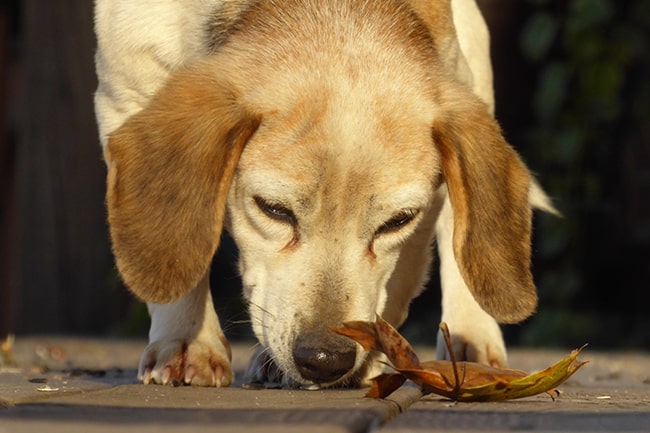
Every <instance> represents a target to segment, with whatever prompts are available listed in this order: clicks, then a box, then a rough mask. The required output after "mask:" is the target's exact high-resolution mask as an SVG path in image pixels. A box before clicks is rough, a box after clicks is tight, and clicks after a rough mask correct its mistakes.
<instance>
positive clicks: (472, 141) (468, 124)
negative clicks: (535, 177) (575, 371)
mask: <svg viewBox="0 0 650 433" xmlns="http://www.w3.org/2000/svg"><path fill="white" fill-rule="evenodd" d="M439 103H440V106H441V110H442V113H441V115H440V116H439V117H438V118H437V119H436V120H435V121H434V125H433V139H434V142H435V143H436V145H437V148H438V150H439V152H440V155H441V164H442V172H443V177H444V179H445V182H446V183H447V188H448V191H449V198H450V200H451V205H452V209H453V215H454V235H453V249H454V255H455V257H456V261H457V263H458V265H459V268H460V271H461V274H462V276H463V278H464V279H465V282H466V283H467V286H468V287H469V289H470V291H471V292H472V294H473V296H474V298H475V299H476V301H477V302H478V303H479V305H481V307H482V308H483V309H484V310H485V311H486V312H487V313H489V314H490V315H492V316H493V317H494V318H495V319H497V321H499V322H501V323H516V322H519V321H521V320H523V319H525V318H527V317H528V316H530V315H531V314H532V313H533V312H534V310H535V308H536V306H537V291H536V289H535V285H534V283H533V278H532V275H531V272H530V256H531V245H530V242H531V239H530V236H531V224H532V222H531V207H530V205H529V200H528V194H529V187H530V185H531V175H530V173H529V171H528V169H527V168H526V166H525V165H524V163H523V162H522V161H521V159H520V158H519V156H518V154H517V153H516V152H515V150H514V149H513V148H512V147H511V146H510V145H509V144H508V143H506V141H505V139H504V138H503V135H502V133H501V129H500V128H499V125H498V124H497V122H496V121H495V120H494V118H493V117H492V116H491V115H490V113H489V112H488V109H487V106H486V105H485V104H484V103H483V102H481V101H480V100H479V99H478V98H477V97H476V96H474V95H473V94H472V93H471V92H469V91H468V90H467V89H465V88H464V87H463V86H461V85H458V84H456V83H449V84H448V85H447V86H444V90H442V93H441V94H440V101H439Z"/></svg>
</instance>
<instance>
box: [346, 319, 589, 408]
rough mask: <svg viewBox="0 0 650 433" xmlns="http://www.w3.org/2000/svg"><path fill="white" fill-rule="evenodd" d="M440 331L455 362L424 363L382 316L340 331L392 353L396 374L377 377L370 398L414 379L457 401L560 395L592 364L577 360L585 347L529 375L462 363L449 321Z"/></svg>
mask: <svg viewBox="0 0 650 433" xmlns="http://www.w3.org/2000/svg"><path fill="white" fill-rule="evenodd" d="M440 329H441V330H442V332H443V335H444V336H445V341H446V343H447V348H448V349H449V353H450V355H451V358H452V360H451V361H427V362H420V361H419V359H418V357H417V355H416V354H415V351H414V350H413V348H412V347H411V345H410V344H409V342H408V341H406V339H405V338H404V337H402V336H401V335H400V334H399V333H398V332H397V330H395V328H393V327H392V326H391V325H390V324H389V323H388V322H386V321H385V320H384V319H382V318H381V317H379V316H377V321H376V322H374V323H373V322H361V321H356V322H346V323H344V324H343V327H341V328H336V329H334V332H336V333H338V334H341V335H344V336H346V337H349V338H351V339H353V340H354V341H356V342H357V343H359V344H360V345H361V346H362V347H363V348H364V349H365V350H367V351H370V350H376V351H379V352H383V353H384V354H386V356H387V357H388V359H389V360H390V362H391V363H392V367H393V368H394V369H395V370H396V371H397V373H394V374H383V375H380V376H378V377H376V378H375V379H373V386H372V388H371V389H370V391H369V392H368V394H367V395H366V396H367V397H374V398H385V397H386V396H388V395H389V394H390V393H392V392H393V391H395V390H396V389H397V388H399V387H400V386H402V384H403V383H404V382H405V381H406V380H407V379H410V380H412V381H413V382H415V383H416V384H417V385H419V386H420V387H421V388H422V390H423V391H424V392H425V393H434V394H438V395H442V396H444V397H447V398H449V399H451V400H455V401H501V400H510V399H515V398H522V397H529V396H532V395H536V394H540V393H543V392H546V393H547V394H549V395H550V396H551V397H555V396H556V395H557V394H558V392H557V391H556V390H555V388H556V387H557V386H558V385H560V384H561V383H563V382H564V381H565V380H567V379H568V378H569V377H570V376H571V375H572V374H573V373H575V372H576V371H577V370H578V369H579V368H580V367H582V366H583V365H584V364H586V362H579V361H578V360H577V357H578V355H579V354H580V352H581V351H582V350H583V349H584V348H585V346H586V345H585V346H583V347H581V348H580V349H577V350H574V351H573V352H571V354H570V355H569V356H567V357H566V358H564V359H562V360H560V361H558V362H557V363H555V364H554V365H552V366H551V367H549V368H547V369H545V370H542V371H538V372H536V373H532V374H529V373H527V372H525V371H521V370H510V369H505V368H495V367H489V366H486V365H483V364H478V363H476V362H465V361H461V362H456V360H455V355H454V353H453V350H452V348H451V339H450V337H449V329H448V328H447V325H446V324H444V323H442V324H441V325H440Z"/></svg>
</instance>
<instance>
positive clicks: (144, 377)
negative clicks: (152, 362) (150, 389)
mask: <svg viewBox="0 0 650 433" xmlns="http://www.w3.org/2000/svg"><path fill="white" fill-rule="evenodd" d="M138 379H139V380H141V381H142V383H143V384H145V385H149V384H150V383H151V368H146V369H145V370H144V373H143V374H142V375H141V376H140V377H138Z"/></svg>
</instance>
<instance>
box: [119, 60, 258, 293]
mask: <svg viewBox="0 0 650 433" xmlns="http://www.w3.org/2000/svg"><path fill="white" fill-rule="evenodd" d="M259 123H260V118H259V117H256V116H254V115H252V114H251V113H248V112H246V110H244V109H243V108H242V107H241V106H240V105H239V104H238V102H237V97H236V95H235V94H233V91H232V90H231V89H230V88H229V86H228V85H227V84H225V82H224V80H222V79H219V78H217V77H215V76H214V74H213V73H211V72H210V71H209V68H208V66H207V65H198V66H196V67H194V68H193V69H188V70H185V71H183V72H179V73H177V74H175V75H174V76H172V77H171V78H170V80H169V81H168V83H167V84H166V85H165V86H164V87H163V88H162V89H161V90H160V91H159V92H158V93H157V94H156V96H155V97H154V98H153V99H152V101H151V103H150V105H149V106H148V107H146V108H145V109H143V110H142V111H141V112H139V113H137V114H135V115H134V116H132V117H131V118H129V120H127V121H126V122H125V124H124V125H123V126H121V127H120V128H119V129H118V130H117V131H116V132H114V133H113V134H112V135H111V136H110V137H109V143H108V148H107V151H106V158H107V163H108V167H109V171H108V182H107V183H108V185H107V197H106V198H107V205H108V219H109V223H110V232H111V238H112V241H113V251H114V254H115V258H116V263H117V267H118V269H119V271H120V273H121V275H122V278H123V279H124V282H125V283H126V284H127V285H128V286H129V288H130V289H131V291H133V292H134V293H135V294H136V295H137V296H139V297H140V298H142V299H143V300H145V301H147V302H156V303H166V302H171V301H173V300H175V299H177V298H179V297H180V296H182V295H184V294H185V293H187V292H188V291H190V290H192V289H193V288H194V287H196V285H197V284H198V283H199V280H200V279H201V278H202V277H203V276H204V275H205V273H206V272H207V270H208V267H209V265H210V262H211V260H212V257H213V255H214V253H215V251H216V249H217V246H218V243H219V237H220V235H221V230H222V226H223V219H224V213H225V203H226V197H227V195H228V189H229V186H230V182H231V179H232V176H233V173H234V171H235V168H236V166H237V162H238V160H239V156H240V155H241V152H242V150H243V148H244V145H245V143H246V142H247V140H248V139H249V138H250V137H251V136H252V134H253V133H254V132H255V131H256V129H257V127H258V126H259Z"/></svg>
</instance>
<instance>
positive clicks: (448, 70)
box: [96, 0, 552, 386]
mask: <svg viewBox="0 0 650 433" xmlns="http://www.w3.org/2000/svg"><path fill="white" fill-rule="evenodd" d="M149 3H151V4H149ZM150 6H151V8H153V9H151V8H150ZM153 10H155V11H156V13H157V15H156V20H155V22H151V17H152V16H153ZM96 17H97V27H96V30H97V33H98V44H99V46H98V54H97V68H98V76H99V81H100V84H99V88H98V92H97V94H96V109H97V113H98V121H99V124H100V133H101V136H102V142H103V143H104V145H105V148H104V153H105V157H106V162H107V166H108V190H107V205H108V212H109V223H110V231H111V237H112V240H113V249H114V253H115V257H116V263H117V266H118V269H119V271H120V273H121V275H122V277H123V279H124V281H125V282H126V284H127V285H128V286H129V288H130V289H131V290H132V291H133V292H134V293H135V294H136V295H138V296H139V297H140V298H141V299H143V300H145V301H147V302H148V303H149V304H148V305H149V311H150V313H151V315H152V326H151V332H150V345H149V346H148V348H147V349H146V350H145V354H144V355H143V360H142V363H141V366H140V371H139V374H140V377H141V379H142V380H143V381H144V382H145V383H149V382H154V383H170V382H173V381H175V380H177V381H184V382H186V383H192V384H195V385H212V386H223V385H227V384H229V383H231V382H232V370H231V368H230V361H229V354H228V349H227V342H226V340H225V338H224V337H223V332H222V330H221V328H220V326H219V322H218V319H217V316H216V314H215V312H214V308H213V307H212V299H211V297H210V296H209V293H208V292H209V287H208V284H207V275H208V268H209V265H210V261H211V259H212V256H213V254H214V252H215V250H216V248H217V247H218V240H219V237H220V234H221V231H222V229H223V227H226V228H227V229H228V230H229V231H230V233H231V234H232V236H233V238H234V240H235V242H236V243H237V246H238V248H239V269H240V272H241V275H242V279H243V286H244V287H243V290H244V296H245V298H246V300H247V301H248V303H249V305H250V314H251V322H252V326H253V330H254V332H255V334H256V335H257V337H258V339H259V341H260V343H261V349H260V353H261V355H260V356H257V357H255V358H254V359H253V361H252V366H251V368H249V377H248V379H249V380H255V381H265V380H269V379H278V377H279V378H280V379H279V380H281V381H283V382H284V383H285V384H286V385H291V386H296V385H300V384H303V385H309V381H308V380H306V379H304V378H303V377H301V374H300V372H299V371H298V369H297V367H296V365H295V362H294V359H293V357H292V351H293V348H294V347H295V346H296V344H297V342H300V344H306V345H307V346H309V347H316V346H318V345H321V346H325V347H328V348H331V349H332V350H345V348H347V347H350V346H349V345H350V344H351V343H350V342H349V341H347V340H344V339H342V337H336V336H334V335H333V334H332V333H331V332H330V328H331V327H333V326H338V325H339V324H340V323H341V322H343V321H347V320H373V318H374V317H375V315H376V314H377V313H379V314H381V315H383V316H384V317H385V318H386V319H387V320H388V321H389V322H391V323H392V324H393V325H395V326H399V325H400V324H402V323H403V322H404V320H405V319H406V317H407V314H408V306H409V303H410V302H411V300H412V299H413V298H414V297H416V296H417V295H418V294H419V293H420V291H421V290H422V287H423V286H424V284H425V283H426V281H427V279H428V271H429V268H430V265H431V261H432V251H431V250H432V247H433V244H434V240H435V239H437V241H436V242H435V243H436V244H437V246H438V250H439V253H440V259H441V276H442V288H443V317H442V319H443V320H445V321H446V322H447V323H448V325H449V327H450V329H451V331H452V334H453V336H452V340H453V344H454V349H455V350H456V353H457V355H458V356H460V357H462V358H466V359H470V360H475V361H479V362H483V363H488V364H493V365H504V364H505V362H506V353H505V347H504V344H503V339H502V337H501V332H500V330H499V326H498V324H497V322H505V323H513V322H517V321H520V320H523V319H525V318H526V317H528V316H529V315H530V314H531V313H532V312H533V311H534V310H535V308H536V302H537V297H536V291H535V287H534V284H533V281H532V277H531V274H530V270H529V267H530V236H531V203H532V204H533V205H536V206H539V207H541V208H544V209H546V210H552V206H551V205H550V203H549V201H548V199H547V198H546V196H545V194H544V193H543V191H542V190H541V188H540V187H539V186H538V185H537V184H536V183H535V181H534V179H533V178H532V177H531V175H530V174H529V171H528V169H527V168H526V166H525V165H524V163H523V162H522V161H521V159H520V158H519V156H518V155H517V153H516V152H515V151H514V150H513V148H512V147H511V146H510V145H508V144H507V143H506V142H505V140H504V138H503V135H502V133H501V131H500V128H499V126H498V124H497V122H496V121H495V119H494V118H493V115H492V113H493V99H492V98H493V96H492V89H491V79H492V76H491V68H490V64H489V52H488V40H487V30H486V28H485V24H484V22H483V20H482V18H481V16H480V13H479V12H478V9H477V8H476V5H475V4H474V2H473V1H472V0H451V1H448V0H432V1H420V0H411V1H406V0H386V1H375V0H358V1H353V0H331V1H325V2H323V1H316V0H283V1H281V2H279V1H271V0H259V1H253V0H250V1H241V0H240V1H225V0H222V1H217V0H194V1H191V0H185V1H172V0H164V1H160V0H158V1H155V2H152V1H141V2H132V1H129V0H98V2H97V14H96ZM134 21H135V22H134ZM145 24H146V25H145ZM260 203H265V205H264V206H262V207H260ZM274 206H275V207H274ZM273 212H276V213H273ZM404 215H407V216H408V220H402V217H403V216H404ZM396 219H397V220H398V221H399V224H393V222H394V221H395V220H396ZM402 223H403V224H402ZM387 227H388V229H387ZM217 290H218V288H217ZM357 353H358V355H357V357H356V363H355V365H354V368H353V369H352V370H350V371H349V373H348V374H346V375H345V376H343V377H342V378H341V379H340V380H338V381H337V384H342V383H343V384H359V383H363V382H364V379H365V378H366V377H367V376H368V375H370V374H372V373H374V372H376V370H377V367H378V364H373V363H371V362H370V361H368V360H367V359H365V358H364V356H363V354H362V350H361V349H360V348H357ZM439 356H440V357H445V356H446V354H445V351H444V350H442V349H441V350H440V351H439ZM379 367H380V365H379ZM269 375H271V376H273V377H268V376H269ZM332 384H333V383H322V384H319V385H323V386H328V385H332Z"/></svg>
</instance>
